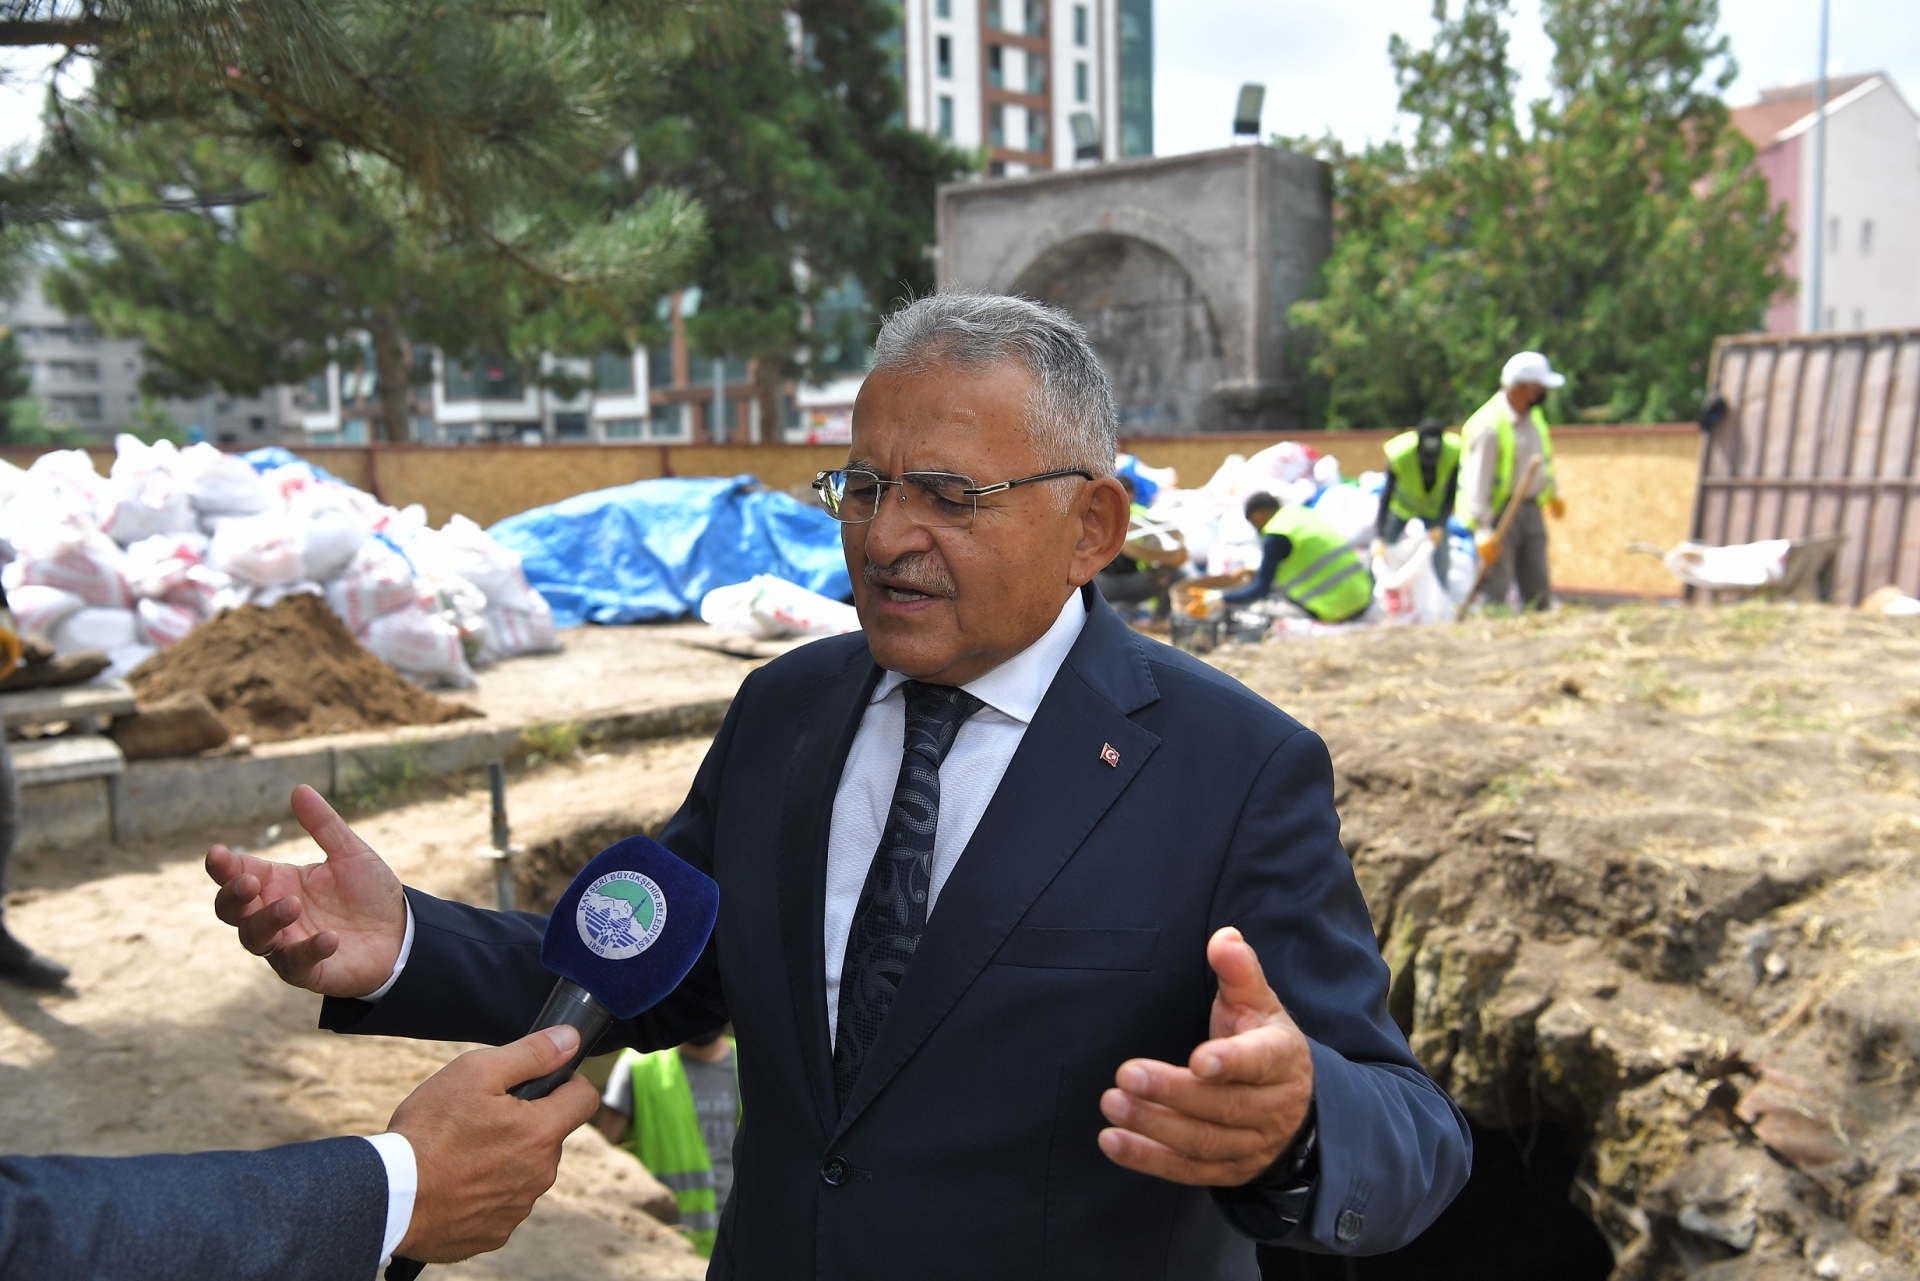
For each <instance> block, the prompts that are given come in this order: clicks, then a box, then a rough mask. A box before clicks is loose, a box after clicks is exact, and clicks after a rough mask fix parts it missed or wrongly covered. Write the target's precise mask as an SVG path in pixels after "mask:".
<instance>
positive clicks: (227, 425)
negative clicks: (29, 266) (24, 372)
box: [0, 273, 291, 446]
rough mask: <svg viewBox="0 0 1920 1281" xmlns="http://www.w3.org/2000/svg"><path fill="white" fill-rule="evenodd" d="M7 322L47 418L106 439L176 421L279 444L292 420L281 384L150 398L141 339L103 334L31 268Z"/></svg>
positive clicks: (2, 307)
mask: <svg viewBox="0 0 1920 1281" xmlns="http://www.w3.org/2000/svg"><path fill="white" fill-rule="evenodd" d="M0 326H4V327H5V328H7V329H9V330H11V331H12V333H13V336H14V339H15V341H16V342H18V343H19V345H20V354H21V355H22V357H24V359H25V360H26V363H27V365H28V367H29V369H30V371H31V373H32V377H33V382H32V385H31V387H30V388H29V389H28V392H27V396H28V398H29V399H32V400H36V401H38V402H39V403H40V406H41V409H42V411H43V412H44V413H45V415H46V419H47V421H48V422H49V423H57V424H59V425H61V426H63V427H68V428H72V429H73V430H75V431H78V432H81V433H83V434H84V435H86V436H88V437H91V438H92V439H95V440H98V441H102V442H104V441H108V440H111V439H112V438H113V437H114V435H115V434H116V433H118V432H123V431H129V430H133V429H135V428H137V427H142V426H152V425H154V424H155V423H156V422H161V421H171V422H172V424H173V425H174V426H175V427H177V428H179V429H180V430H182V431H184V432H187V433H188V434H189V435H193V436H195V437H196V438H198V439H204V440H211V441H215V442H217V443H219V444H225V445H243V446H255V445H272V444H277V443H279V441H280V429H281V425H282V423H284V422H287V421H289V414H288V410H289V408H290V404H291V402H290V401H289V400H288V398H287V397H286V396H285V394H284V393H282V392H280V391H279V390H270V391H268V392H267V393H265V394H263V395H259V396H231V395H228V394H227V393H225V392H214V393H210V394H208V395H206V396H201V397H196V398H194V399H191V400H175V399H168V400H148V399H147V398H145V397H143V396H142V395H141V392H140V375H141V374H142V373H144V372H145V370H146V362H145V360H144V359H143V358H142V356H141V354H140V344H139V343H138V342H137V341H134V340H132V339H126V338H106V337H103V336H102V335H101V334H100V332H99V331H98V330H96V329H95V328H94V327H93V323H92V322H91V321H90V320H88V319H87V318H86V317H85V316H70V315H68V314H67V313H66V312H64V311H62V310H61V309H60V308H58V307H56V306H55V305H54V304H53V303H51V302H49V301H48V300H47V297H46V295H45V294H43V293H42V292H41V290H40V280H39V276H38V274H37V273H30V274H29V276H28V278H27V280H26V281H25V282H23V284H22V287H21V290H20V293H19V296H18V297H16V298H14V299H12V300H6V299H0Z"/></svg>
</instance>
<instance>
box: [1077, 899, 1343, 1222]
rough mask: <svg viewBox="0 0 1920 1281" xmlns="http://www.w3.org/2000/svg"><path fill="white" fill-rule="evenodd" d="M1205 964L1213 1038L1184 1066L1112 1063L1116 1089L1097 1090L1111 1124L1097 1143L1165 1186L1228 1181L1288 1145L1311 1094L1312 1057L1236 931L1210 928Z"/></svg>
mask: <svg viewBox="0 0 1920 1281" xmlns="http://www.w3.org/2000/svg"><path fill="white" fill-rule="evenodd" d="M1207 964H1209V965H1211V966H1212V967H1213V972H1214V973H1215V974H1217V975H1219V977H1220V991H1219V993H1218V994H1217V995H1216V996H1215V997H1214V998H1213V1018H1212V1032H1213V1039H1212V1040H1209V1041H1206V1042H1203V1043H1202V1044H1201V1045H1200V1046H1199V1047H1198V1048H1197V1049H1195V1050H1194V1052H1193V1053H1192V1055H1190V1056H1189V1057H1188V1059H1187V1066H1186V1067H1175V1066H1174V1065H1173V1064H1171V1063H1161V1062H1159V1061H1158V1060H1155V1059H1128V1060H1127V1061H1126V1062H1125V1063H1122V1064H1121V1065H1120V1070H1119V1071H1118V1072H1116V1073H1114V1082H1115V1084H1116V1085H1117V1086H1118V1087H1119V1088H1117V1089H1112V1090H1108V1091H1107V1092H1106V1093H1105V1094H1103V1095H1101V1096H1100V1110H1101V1112H1103V1113H1104V1114H1105V1115H1106V1118H1107V1120H1108V1121H1110V1122H1112V1126H1111V1128H1108V1129H1105V1130H1102V1131H1100V1150H1101V1151H1102V1152H1105V1153H1106V1154H1107V1157H1108V1158H1109V1159H1110V1160H1112V1161H1113V1162H1114V1163H1115V1164H1116V1165H1123V1166H1125V1167H1126V1168H1127V1169H1129V1170H1138V1171H1140V1172H1141V1173H1142V1174H1151V1175H1154V1176H1156V1177H1158V1178H1162V1179H1168V1180H1171V1181H1172V1182H1174V1183H1191V1184H1196V1185H1200V1186H1208V1187H1238V1186H1240V1185H1241V1184H1243V1183H1247V1182H1249V1181H1251V1180H1253V1179H1255V1178H1258V1177H1259V1176H1260V1175H1261V1174H1262V1173H1264V1172H1265V1171H1266V1169H1267V1167H1268V1166H1270V1165H1272V1164H1273V1163H1274V1162H1275V1161H1276V1160H1278V1159H1279V1157H1280V1154H1281V1153H1282V1152H1284V1151H1286V1149H1287V1145H1288V1144H1290V1143H1292V1142H1293V1138H1294V1135H1295V1134H1296V1133H1297V1132H1298V1131H1299V1129H1300V1123H1301V1122H1302V1121H1304V1120H1305V1119H1306V1115H1307V1106H1308V1104H1310V1103H1311V1102H1312V1101H1313V1058H1312V1054H1311V1052H1310V1051H1309V1049H1308V1047H1307V1038H1306V1037H1305V1036H1304V1035H1302V1034H1301V1032H1300V1029H1299V1028H1298V1027H1296V1026H1294V1022H1293V1020H1292V1019H1291V1018H1290V1017H1288V1015H1287V1011H1286V1008H1285V1007H1284V1006H1282V1005H1281V1004H1280V998H1279V997H1277V996H1275V995H1274V993H1273V989H1272V988H1271V987H1269V986H1268V985H1267V979H1266V976H1265V975H1264V974H1263V973H1262V972H1261V970H1260V958H1259V957H1258V956H1256V955H1255V954H1254V951H1253V948H1251V947H1250V946H1248V944H1247V942H1246V940H1245V939H1243V938H1241V937H1240V931H1239V930H1236V929H1234V928H1233V927H1232V926H1228V927H1226V928H1225V929H1222V930H1218V931H1216V932H1215V934H1214V936H1213V937H1212V938H1211V939H1209V940H1208V942H1207Z"/></svg>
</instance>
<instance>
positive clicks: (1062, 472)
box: [813, 467, 1094, 529]
mask: <svg viewBox="0 0 1920 1281" xmlns="http://www.w3.org/2000/svg"><path fill="white" fill-rule="evenodd" d="M834 472H839V473H840V474H841V475H842V476H845V475H848V474H850V473H852V472H860V473H862V474H863V475H867V476H871V477H873V480H874V483H875V484H877V485H879V486H881V487H882V488H885V487H886V486H888V485H900V486H904V485H906V484H907V483H908V481H909V480H910V479H911V478H912V477H914V476H949V477H952V478H953V479H955V480H971V479H972V477H970V476H963V475H961V474H960V473H959V472H952V471H903V472H901V473H900V474H899V475H898V476H895V477H892V478H889V477H886V476H882V475H881V474H880V473H879V472H877V471H874V470H873V469H871V468H868V467H832V468H829V469H827V470H826V471H823V472H816V473H815V474H814V477H813V490H814V492H815V493H817V494H819V495H821V500H822V501H821V504H820V505H821V506H822V507H823V508H824V507H826V502H825V498H826V484H827V477H829V476H831V475H833V474H834ZM1062 476H1078V477H1080V479H1082V480H1093V479H1094V474H1093V473H1092V472H1090V471H1088V470H1087V469H1086V468H1084V467H1062V468H1060V469H1058V470H1057V471H1043V472H1039V473H1037V474H1035V475H1032V476H1021V477H1018V478H1016V479H1014V480H1003V481H1001V482H1000V483H999V484H997V485H976V486H970V487H967V488H964V489H962V490H961V491H960V496H961V497H962V498H970V499H973V500H975V501H974V506H973V512H974V514H975V515H978V514H979V511H980V505H979V500H980V499H981V498H984V497H985V496H986V495H988V494H999V493H1004V492H1006V491H1007V490H1009V489H1017V488H1018V487H1020V486H1021V485H1031V484H1034V483H1035V482H1037V481H1042V480H1059V479H1060V478H1061V477H1062ZM885 502H886V499H885V498H884V497H882V498H880V499H878V500H876V501H875V502H874V504H873V515H871V516H869V517H867V518H866V519H865V520H841V519H840V517H839V516H838V515H835V514H834V512H833V511H832V510H828V512H827V514H828V515H829V516H832V517H833V519H834V520H835V521H838V522H839V523H840V524H842V525H871V524H872V523H873V522H874V521H876V520H878V519H879V517H880V508H881V506H882V505H883V504H885ZM907 519H908V520H913V517H912V515H911V514H909V515H908V517H907ZM913 523H914V524H915V525H917V526H919V527H920V528H921V529H971V528H973V526H972V524H971V523H968V524H966V525H921V524H920V522H919V521H914V522H913Z"/></svg>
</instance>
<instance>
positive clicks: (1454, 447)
mask: <svg viewBox="0 0 1920 1281" xmlns="http://www.w3.org/2000/svg"><path fill="white" fill-rule="evenodd" d="M1386 453H1387V482H1386V484H1385V485H1384V486H1382V487H1381V490H1380V514H1379V515H1378V516H1376V517H1375V518H1374V529H1375V531H1376V537H1375V538H1374V543H1373V554H1374V556H1376V557H1378V556H1380V555H1382V554H1384V553H1385V551H1386V549H1387V548H1388V546H1390V545H1391V544H1393V543H1397V542H1399V541H1400V535H1401V533H1402V532H1404V531H1405V530H1406V528H1407V522H1408V521H1411V520H1418V521H1419V522H1420V523H1421V524H1423V525H1425V526H1426V527H1427V537H1429V538H1430V539H1432V540H1433V571H1434V573H1436V574H1438V575H1439V576H1440V581H1441V582H1442V583H1444V582H1446V581H1447V561H1448V556H1447V517H1449V516H1451V515H1453V503H1454V498H1455V495H1456V494H1457V493H1458V492H1459V488H1460V435H1459V433H1458V432H1451V431H1448V430H1447V429H1446V427H1445V426H1443V425H1442V424H1441V422H1440V420H1439V419H1438V418H1423V419H1421V420H1420V425H1419V426H1418V427H1415V428H1414V429H1413V430H1412V431H1403V432H1401V433H1400V434H1399V435H1398V436H1395V437H1394V438H1393V439H1392V440H1389V441H1388V442H1387V444H1386Z"/></svg>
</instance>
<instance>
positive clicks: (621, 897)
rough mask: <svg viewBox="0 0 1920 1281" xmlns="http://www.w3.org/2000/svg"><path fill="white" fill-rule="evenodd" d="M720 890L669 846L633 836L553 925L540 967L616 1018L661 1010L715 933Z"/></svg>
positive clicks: (570, 895)
mask: <svg viewBox="0 0 1920 1281" xmlns="http://www.w3.org/2000/svg"><path fill="white" fill-rule="evenodd" d="M719 912H720V887H719V886H718V885H715V884H714V883H713V879H712V878H711V877H709V876H707V875H706V873H704V872H702V871H700V870H699V869H698V868H696V867H694V866H693V865H691V864H689V863H687V862H685V861H683V860H682V859H680V858H679V857H677V856H676V855H674V854H673V853H672V852H671V851H669V850H668V849H667V848H666V847H665V846H663V845H660V844H658V843H657V842H654V841H650V840H648V839H647V838H646V837H644V836H629V837H628V838H627V839H626V840H624V841H620V842H618V843H617V844H614V845H610V846H608V847H607V848H606V849H604V850H602V851H600V853H598V854H596V855H595V856H594V859H593V861H592V862H591V863H588V864H587V865H586V867H584V868H582V869H581V871H580V875H578V876H576V877H574V878H573V884H571V885H569V886H567V892H566V893H564V894H562V895H561V896H560V901H559V902H558V903H556V904H555V905H554V908H553V916H552V917H551V918H550V919H549V920H548V921H547V938H546V942H544V943H543V944H542V945H541V947H540V962H541V964H543V965H545V966H546V967H547V969H548V970H550V971H552V972H553V973H554V974H557V975H559V976H560V977H561V978H567V979H572V980H573V981H574V982H575V983H578V984H579V985H580V986H581V987H584V988H585V989H587V991H589V992H591V993H592V994H593V997H594V999H595V1000H597V1001H599V1002H600V1004H602V1005H604V1006H606V1007H607V1009H608V1010H610V1011H611V1012H612V1013H613V1016H614V1017H615V1018H621V1019H630V1018H632V1017H633V1016H634V1015H636V1014H638V1013H640V1011H642V1010H645V1009H649V1008H651V1007H652V1006H654V1005H657V1004H658V1003H659V1002H660V1000H661V999H662V998H663V997H665V996H666V995H667V993H669V992H671V991H673V989H674V988H675V987H677V986H678V985H679V983H680V980H681V979H683V978H685V977H686V976H687V971H688V970H690V969H692V968H693V963H694V962H695V961H696V960H698V959H699V958H700V951H701V949H702V948H704V947H706V945H707V936H708V935H710V934H712V933H713V922H714V918H715V917H716V916H717V915H718V914H719Z"/></svg>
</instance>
